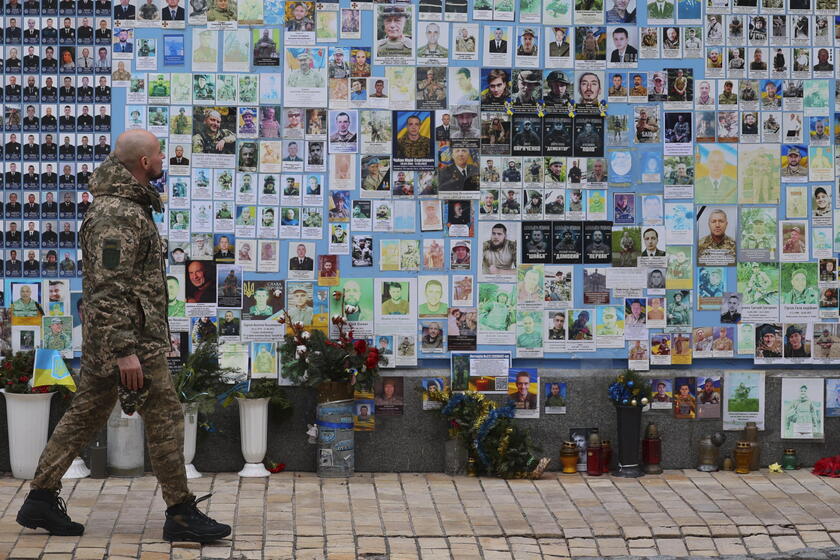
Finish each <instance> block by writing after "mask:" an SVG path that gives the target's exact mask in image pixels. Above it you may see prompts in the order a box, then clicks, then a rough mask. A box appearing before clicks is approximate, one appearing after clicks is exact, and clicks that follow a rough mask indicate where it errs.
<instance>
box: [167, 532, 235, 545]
mask: <svg viewBox="0 0 840 560" xmlns="http://www.w3.org/2000/svg"><path fill="white" fill-rule="evenodd" d="M230 531H231V530H230V529H227V530H226V531H219V532H218V533H216V534H214V535H198V534H196V533H192V532H189V531H185V532H182V533H174V534H173V533H170V534H167V533H166V531H164V532H163V540H165V541H170V542H174V541H187V542H197V543H202V544H205V543H211V542H215V541H218V540H221V539H223V538H225V537H227V536H228V535H230Z"/></svg>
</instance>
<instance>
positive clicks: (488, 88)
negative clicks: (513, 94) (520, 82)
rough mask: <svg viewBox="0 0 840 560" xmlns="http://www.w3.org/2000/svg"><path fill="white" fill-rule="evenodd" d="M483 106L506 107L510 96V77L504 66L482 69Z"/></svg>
mask: <svg viewBox="0 0 840 560" xmlns="http://www.w3.org/2000/svg"><path fill="white" fill-rule="evenodd" d="M481 84H482V90H481V106H482V108H484V107H499V108H500V107H504V105H505V102H506V101H507V100H508V98H509V97H510V78H509V75H508V71H507V70H506V69H503V68H482V69H481Z"/></svg>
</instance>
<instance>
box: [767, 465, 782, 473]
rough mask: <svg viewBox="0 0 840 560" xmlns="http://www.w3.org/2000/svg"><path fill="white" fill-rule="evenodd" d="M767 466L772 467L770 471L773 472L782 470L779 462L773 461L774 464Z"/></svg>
mask: <svg viewBox="0 0 840 560" xmlns="http://www.w3.org/2000/svg"><path fill="white" fill-rule="evenodd" d="M767 468H768V469H770V472H772V473H780V472H782V465H780V464H779V463H773V464H772V465H768V466H767Z"/></svg>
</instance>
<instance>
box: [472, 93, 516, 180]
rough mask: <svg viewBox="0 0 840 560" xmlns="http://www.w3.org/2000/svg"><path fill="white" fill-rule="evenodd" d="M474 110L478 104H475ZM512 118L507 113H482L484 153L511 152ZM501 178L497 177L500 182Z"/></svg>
mask: <svg viewBox="0 0 840 560" xmlns="http://www.w3.org/2000/svg"><path fill="white" fill-rule="evenodd" d="M472 110H473V111H476V110H477V106H473V108H472ZM510 121H511V118H510V115H508V114H507V113H503V112H501V111H499V112H490V111H483V112H482V113H481V152H482V153H483V154H488V155H489V154H501V155H509V154H510V136H511V134H510V126H511V123H510ZM498 181H499V179H496V182H498Z"/></svg>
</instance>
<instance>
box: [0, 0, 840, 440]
mask: <svg viewBox="0 0 840 560" xmlns="http://www.w3.org/2000/svg"><path fill="white" fill-rule="evenodd" d="M4 14H5V15H4V17H3V26H2V27H3V34H2V41H3V43H2V46H0V53H2V58H3V61H4V63H3V71H4V75H3V78H4V84H3V85H4V87H3V123H2V124H3V156H4V163H3V165H4V169H3V174H2V178H3V191H2V196H3V201H2V202H3V230H4V237H3V240H4V247H3V258H2V262H3V264H4V266H3V271H4V274H5V286H4V300H5V301H4V304H5V309H4V310H3V312H4V314H5V316H4V317H2V319H4V320H3V321H2V325H3V328H2V331H1V332H0V334H2V336H1V337H0V339H2V342H0V344H2V345H3V346H4V348H5V349H7V350H8V349H12V350H26V349H32V348H34V347H36V346H43V347H47V348H52V349H57V350H61V351H62V352H63V353H64V355H65V356H66V357H71V356H73V354H74V352H76V354H78V350H80V348H81V340H80V338H81V325H80V321H81V317H80V314H79V307H80V305H79V300H80V295H81V294H80V291H81V275H82V271H81V255H80V254H79V251H78V249H77V235H78V234H77V232H78V230H79V227H80V226H81V222H82V220H83V218H84V214H85V211H86V210H87V208H88V206H89V205H90V203H91V200H92V198H91V196H90V194H89V193H88V191H87V189H88V183H89V180H90V176H91V173H92V171H93V170H94V169H95V168H96V166H97V165H99V163H100V162H101V161H103V160H104V159H105V158H106V157H107V155H108V153H109V152H110V148H111V145H112V142H113V140H114V138H115V137H116V136H117V135H118V134H119V133H120V132H122V131H123V130H127V129H132V128H142V129H147V130H149V131H151V132H153V133H154V134H156V135H157V136H158V137H159V138H160V144H161V149H162V151H163V152H164V154H165V169H166V173H165V175H164V177H163V178H161V179H160V181H159V182H158V184H157V185H156V186H157V187H158V189H159V191H160V192H161V193H162V195H163V198H164V200H165V208H164V211H163V212H162V213H159V214H155V216H154V217H155V221H156V222H157V224H158V226H159V230H160V233H161V236H162V238H163V241H164V243H163V248H162V250H163V251H164V252H165V254H166V256H167V261H168V264H167V271H166V272H167V284H168V288H169V294H170V299H169V316H170V326H171V330H172V349H171V352H170V358H171V359H172V360H173V363H175V362H177V361H179V360H182V359H183V358H184V357H185V356H186V355H187V354H188V352H189V351H190V349H191V348H193V347H194V346H195V345H196V344H198V343H200V342H201V341H202V340H204V339H206V338H208V337H218V338H219V341H220V342H221V345H220V353H221V360H222V364H223V365H224V366H227V367H234V368H237V369H238V370H239V371H240V373H241V377H242V378H246V377H248V378H260V377H278V378H279V379H280V382H281V383H283V382H284V381H283V379H282V375H279V373H280V370H281V367H280V363H279V362H280V360H278V342H279V341H280V339H281V337H282V335H283V333H284V327H283V325H282V324H281V323H280V322H279V319H280V318H281V317H282V316H283V312H284V311H286V312H288V313H289V315H290V317H291V318H292V320H294V321H299V322H301V323H303V324H304V325H307V326H310V325H311V326H312V327H314V328H321V329H325V330H328V329H330V328H334V326H333V325H332V324H331V322H330V317H331V316H332V315H335V314H344V315H345V317H346V319H347V320H348V321H349V322H350V324H351V326H352V328H353V331H354V335H355V336H356V337H357V338H367V339H368V340H369V342H370V343H371V344H373V345H375V346H376V347H377V348H378V349H379V350H380V357H381V359H380V367H382V368H384V371H382V373H383V375H387V373H388V368H411V367H417V366H435V365H437V366H440V365H441V364H442V363H443V362H442V361H441V360H443V359H445V360H447V364H451V370H450V372H449V373H450V374H449V375H448V376H447V375H443V376H442V377H441V378H429V379H427V380H426V381H424V386H425V387H428V386H429V384H431V383H433V382H432V381H431V380H430V379H436V381H434V384H435V385H436V386H437V385H440V386H441V387H442V386H444V385H447V384H448V385H451V387H452V388H453V389H459V390H460V389H467V388H469V389H473V390H478V391H481V392H485V393H488V394H493V393H501V394H504V393H507V392H508V388H509V387H510V391H511V392H515V385H516V383H515V377H514V378H512V379H509V378H508V372H507V370H508V368H509V367H510V366H511V365H512V364H524V365H528V366H532V367H530V371H532V377H531V380H530V381H531V386H532V388H531V389H529V390H530V391H531V392H532V394H535V399H536V400H537V402H538V403H539V406H537V408H536V413H537V415H539V412H540V409H542V410H543V412H544V413H551V412H560V410H559V408H561V407H560V406H559V405H557V406H556V407H555V406H544V405H545V404H546V402H545V401H547V400H549V398H550V397H551V396H559V395H561V394H562V399H560V400H563V401H565V400H566V396H567V387H566V385H565V384H564V383H560V384H555V383H544V384H541V383H539V371H538V366H541V365H546V364H547V363H548V360H545V359H552V360H553V359H563V360H579V361H581V362H583V363H585V362H586V361H587V360H591V359H593V358H597V359H598V360H604V359H611V360H614V361H615V362H614V363H616V364H621V366H622V367H625V366H626V367H629V368H630V369H635V370H649V369H651V368H653V369H654V371H653V375H654V377H655V373H656V372H655V368H656V367H657V366H683V365H687V364H692V363H693V361H694V360H702V364H703V368H702V369H696V371H692V369H691V368H685V369H684V370H681V371H684V373H685V375H686V377H684V378H677V379H676V380H675V379H673V378H672V377H670V376H663V378H662V379H661V380H660V379H656V380H655V383H654V388H655V389H656V390H655V391H654V394H652V395H651V400H652V401H653V404H656V403H657V402H661V403H665V402H666V401H665V399H667V408H669V409H670V408H671V406H672V400H674V399H675V398H676V397H678V396H679V394H680V391H681V389H682V388H683V386H685V387H687V388H688V396H690V397H691V399H694V401H693V402H694V405H693V408H692V410H691V411H690V413H688V412H686V414H688V417H690V418H694V417H698V416H701V415H702V406H701V405H702V404H703V402H704V401H703V399H704V398H705V399H707V402H705V404H717V409H718V411H717V412H716V413H708V414H717V415H718V416H712V417H720V410H719V409H720V408H721V403H724V404H725V403H728V402H730V401H735V400H738V399H740V400H741V401H743V402H742V403H741V405H743V406H744V407H748V408H749V410H742V411H739V410H735V409H737V408H738V406H736V407H734V408H735V409H732V410H730V411H729V412H731V413H732V414H731V418H730V419H731V420H732V421H734V422H736V423H740V425H742V424H743V421H744V420H745V417H744V416H743V415H742V414H741V413H748V414H759V411H758V410H752V409H753V408H756V406H755V402H757V403H759V404H760V408H761V411H760V414H761V416H762V419H763V414H764V410H763V409H764V407H763V403H764V377H763V375H762V373H761V371H758V370H761V369H762V368H763V367H764V366H773V365H778V364H781V365H784V366H787V367H789V368H790V370H792V371H793V370H801V369H803V368H804V369H808V368H813V369H816V368H819V367H821V366H824V365H828V364H833V363H836V362H837V361H838V360H840V328H838V317H840V315H838V295H837V291H838V289H840V283H838V277H837V259H836V256H837V252H838V251H840V223H838V219H836V217H840V214H838V210H837V209H835V207H836V205H837V203H838V190H837V188H836V186H835V185H836V179H835V164H834V158H835V142H834V138H835V133H838V134H840V123H837V122H836V121H835V117H834V110H835V102H836V100H837V99H840V97H837V95H836V93H835V92H837V91H839V90H837V89H836V87H835V85H836V81H835V79H834V77H835V70H834V58H835V56H836V55H837V53H838V52H840V51H838V50H837V49H835V46H834V45H835V37H840V11H838V5H837V1H836V0H834V1H832V0H789V2H783V1H782V0H733V1H732V2H730V1H729V0H708V2H706V3H703V2H697V1H695V0H684V1H677V2H676V3H674V2H671V1H669V0H662V1H653V2H650V3H641V4H639V5H637V4H636V2H635V1H634V0H579V1H577V2H571V1H566V0H543V1H542V2H540V0H518V1H516V2H514V1H513V0H496V1H495V3H494V2H491V1H489V0H479V1H476V2H467V1H466V0H452V1H442V0H421V1H420V2H418V3H409V2H396V3H384V2H345V1H342V2H340V3H339V2H317V3H316V2H295V1H290V2H277V1H269V2H260V1H257V0H246V1H236V0H214V1H209V2H208V1H207V0H191V2H190V3H189V5H185V4H184V2H183V1H182V0H166V1H165V2H164V1H161V0H144V1H139V0H121V1H120V2H118V3H116V4H112V3H111V2H110V1H109V0H97V1H95V2H93V1H91V0H88V1H85V0H79V1H78V2H74V1H71V0H63V1H61V2H58V3H57V2H56V1H55V0H42V1H41V2H40V3H39V2H38V0H26V1H25V2H23V3H22V4H20V3H18V2H17V0H11V1H10V2H7V3H6V4H5V6H4ZM838 47H840V44H838ZM476 351H477V352H479V353H480V354H479V355H478V356H475V355H472V354H470V353H471V352H476ZM435 360H437V361H435ZM523 360H524V361H523ZM544 360H545V361H544ZM714 360H719V362H715V361H714ZM554 363H557V362H554ZM566 363H570V362H566ZM717 363H720V364H722V365H723V364H725V365H726V369H727V370H728V371H729V372H728V374H727V376H726V377H727V383H723V375H722V373H721V372H720V371H717V370H718V369H719V368H718V367H717V366H716V364H717ZM733 364H734V367H733ZM533 366H537V367H533ZM721 369H722V368H721ZM669 371H672V370H669ZM400 373H405V372H403V371H401V372H400ZM800 373H801V372H800ZM698 374H702V375H700V376H698ZM660 381H661V383H662V384H663V387H662V390H661V391H660V390H659V383H660ZM394 383H395V384H396V385H398V387H397V391H398V393H399V397H400V398H403V397H404V398H415V397H414V396H410V395H406V394H405V393H406V392H407V391H406V390H405V388H404V387H403V385H402V376H399V375H398V376H396V377H395V381H394ZM828 383H829V387H828V394H827V397H826V396H825V393H824V388H823V380H822V379H821V378H819V377H816V376H815V377H813V378H807V379H804V380H798V381H793V382H791V383H790V387H788V386H787V384H785V385H783V387H782V399H783V401H784V400H785V399H787V400H788V401H789V402H790V403H794V402H795V401H796V400H797V399H799V398H800V391H801V390H805V391H806V392H807V399H808V400H809V401H810V402H813V405H812V406H813V407H814V409H815V410H816V411H817V412H815V414H817V413H818V415H819V422H813V423H811V425H810V427H809V426H806V425H805V423H804V421H803V422H799V423H797V424H796V426H794V424H791V426H790V429H791V430H794V431H793V432H791V433H790V434H788V435H789V436H790V437H797V436H798V437H805V438H815V439H821V438H822V422H823V414H824V413H826V412H827V413H829V414H831V413H832V412H838V413H840V408H838V407H840V400H838V395H840V392H838V384H837V383H836V382H835V380H828ZM541 385H542V386H541ZM553 385H557V387H554V386H553ZM802 387H805V389H802ZM380 388H381V383H380ZM535 389H536V393H533V391H534V390H535ZM737 390H740V392H738V391H737ZM745 390H746V391H747V393H746V394H744V391H745ZM561 392H562V393H561ZM683 396H684V395H683ZM560 400H558V401H557V402H560ZM711 400H713V401H715V402H710V401H711ZM753 401H755V402H753ZM739 402H740V401H739ZM739 406H740V405H739ZM791 406H793V407H794V408H796V407H795V406H794V404H791ZM554 408H557V410H549V409H554ZM562 408H563V409H564V410H565V406H564V407H562ZM654 408H655V407H654ZM724 408H725V409H726V410H724V414H723V415H724V420H725V421H724V424H726V415H727V410H729V408H732V407H729V408H727V407H724ZM522 412H523V413H525V412H527V411H522ZM739 414H740V415H739ZM525 415H526V416H527V414H525ZM817 424H818V425H817ZM797 430H798V431H797ZM794 432H795V433H794Z"/></svg>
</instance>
